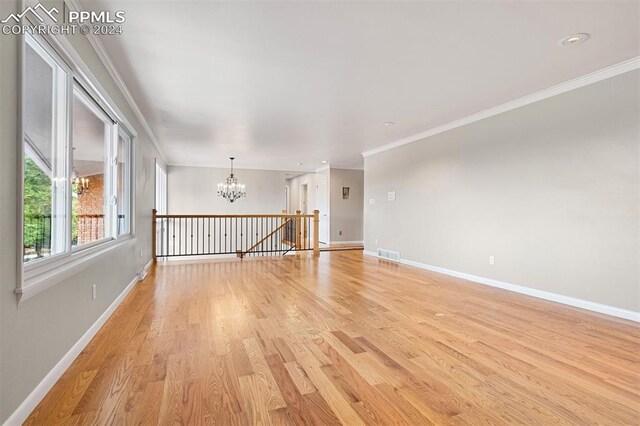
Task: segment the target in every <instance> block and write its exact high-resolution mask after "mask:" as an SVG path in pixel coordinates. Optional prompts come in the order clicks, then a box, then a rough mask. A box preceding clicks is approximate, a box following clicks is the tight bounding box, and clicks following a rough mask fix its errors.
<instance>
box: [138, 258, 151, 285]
mask: <svg viewBox="0 0 640 426" xmlns="http://www.w3.org/2000/svg"><path fill="white" fill-rule="evenodd" d="M152 264H153V259H150V260H149V262H147V264H146V265H144V268H142V270H141V271H140V272H138V281H142V280H144V279H145V278H147V274H148V273H149V268H151V265H152Z"/></svg>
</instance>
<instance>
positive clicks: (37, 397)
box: [4, 275, 138, 426]
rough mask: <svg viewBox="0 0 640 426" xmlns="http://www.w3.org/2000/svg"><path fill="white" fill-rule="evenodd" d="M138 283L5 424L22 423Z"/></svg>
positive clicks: (131, 287)
mask: <svg viewBox="0 0 640 426" xmlns="http://www.w3.org/2000/svg"><path fill="white" fill-rule="evenodd" d="M137 283H138V276H137V275H136V276H135V277H134V278H133V279H132V280H131V282H130V283H129V284H128V285H127V287H125V289H124V290H123V291H122V293H120V295H119V296H118V297H117V298H116V299H115V300H114V301H113V302H112V303H111V305H109V307H108V308H107V310H106V311H104V312H103V313H102V315H100V317H99V318H98V319H97V320H96V322H94V323H93V325H92V326H91V327H89V329H88V330H87V331H86V332H85V333H84V334H83V335H82V337H80V339H79V340H78V341H77V342H76V343H75V344H74V345H73V346H72V347H71V349H69V351H68V352H67V353H66V354H65V355H64V356H63V357H62V359H61V360H60V361H58V363H57V364H56V365H55V366H54V367H53V368H52V369H51V371H49V373H47V375H46V376H45V377H44V379H42V381H40V383H39V384H38V385H37V386H36V387H35V389H34V390H33V391H31V393H30V394H29V396H27V398H26V399H25V400H24V401H22V404H20V406H18V408H16V411H14V412H13V414H12V415H11V416H9V418H8V419H7V420H6V421H5V422H4V424H5V425H7V426H8V425H16V424H22V423H23V422H24V421H25V420H26V419H27V417H29V414H31V412H32V411H33V410H34V409H35V408H36V406H37V405H38V404H39V403H40V401H42V399H43V398H44V397H45V396H46V395H47V393H48V392H49V390H50V389H51V388H52V387H53V385H55V384H56V382H57V381H58V379H60V377H61V376H62V375H63V374H64V372H65V371H67V369H68V368H69V367H70V366H71V364H72V363H73V361H74V360H75V359H76V358H77V357H78V355H80V353H81V352H82V350H83V349H84V348H85V347H86V346H87V344H89V342H90V341H91V339H92V338H93V337H94V336H95V335H96V334H97V333H98V331H99V330H100V328H101V327H102V326H103V325H104V323H105V322H107V320H108V319H109V317H110V316H111V314H113V312H114V311H115V310H116V308H117V307H118V306H119V305H120V303H122V301H123V300H124V298H125V297H126V296H127V295H128V294H129V292H130V291H131V290H132V289H133V287H134V286H135V285H136V284H137Z"/></svg>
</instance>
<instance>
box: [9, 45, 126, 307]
mask: <svg viewBox="0 0 640 426" xmlns="http://www.w3.org/2000/svg"><path fill="white" fill-rule="evenodd" d="M27 43H30V45H31V44H32V43H35V45H37V46H38V49H42V51H44V52H46V53H47V55H49V57H51V58H53V60H54V61H55V64H56V65H57V66H60V67H61V68H62V69H63V70H64V72H65V74H66V77H65V78H66V82H67V83H66V84H67V86H66V94H67V96H66V97H65V98H66V99H64V102H62V101H61V103H64V105H58V106H57V107H58V109H56V111H60V108H63V109H62V110H63V111H64V115H66V117H65V123H64V125H63V126H61V127H62V128H63V129H64V132H65V134H64V137H65V138H66V149H67V150H68V151H67V152H68V154H67V158H66V162H67V167H66V181H65V183H64V184H65V185H66V187H67V191H68V200H67V201H68V202H67V218H66V219H67V224H68V225H67V226H68V229H67V230H65V232H66V234H67V235H66V241H65V244H67V247H68V250H67V251H65V252H63V253H58V254H55V255H52V256H49V257H45V258H41V259H36V260H33V261H31V262H28V263H24V254H23V238H24V232H23V231H22V229H23V226H24V218H23V214H24V213H23V210H24V208H23V205H24V199H23V197H24V188H23V181H24V180H23V179H21V180H20V181H21V182H20V187H19V188H18V190H19V196H20V200H19V203H18V206H17V207H18V223H17V224H18V227H19V228H18V229H20V230H21V231H20V232H18V233H17V234H18V248H19V250H18V256H17V261H18V264H19V271H21V277H20V278H21V279H18V280H17V285H16V290H15V293H16V294H17V295H18V303H22V302H24V301H25V300H27V299H29V298H30V297H33V296H34V295H36V294H38V293H40V292H42V291H44V290H46V289H47V288H49V287H51V286H53V285H55V284H57V283H59V282H61V281H63V280H64V279H66V278H68V277H70V276H72V275H74V274H76V273H78V272H79V271H80V270H82V269H84V268H86V267H87V266H88V265H90V264H91V263H93V262H94V261H95V260H99V259H100V258H102V257H104V256H105V255H107V253H110V252H112V251H113V250H117V249H119V248H120V247H124V246H129V245H132V244H134V243H135V241H136V235H135V226H136V224H135V214H134V212H135V187H136V184H135V153H136V138H137V133H136V132H135V130H134V127H133V126H132V125H131V124H130V123H129V121H128V120H127V119H126V116H125V115H124V114H123V113H122V112H121V111H120V110H119V109H118V107H117V104H116V103H115V102H114V101H113V100H112V99H111V98H110V97H109V96H108V95H106V91H105V90H104V89H103V88H102V86H101V85H100V83H99V81H98V79H97V78H96V77H95V76H94V75H93V74H92V73H91V71H90V69H89V67H88V66H87V65H86V64H85V63H84V62H83V61H82V58H81V57H80V56H79V55H78V54H77V52H75V50H74V49H73V47H72V46H71V45H70V44H68V43H66V42H64V38H58V37H55V36H41V35H25V36H22V37H21V49H20V64H21V85H20V92H19V93H20V123H21V124H20V132H19V149H18V161H19V164H18V170H19V173H20V174H23V173H24V170H23V162H24V153H25V151H26V149H27V148H25V145H26V144H25V138H24V135H25V133H24V124H22V120H23V118H24V85H23V82H24V81H25V79H24V72H25V55H26V45H27ZM76 83H77V84H78V85H79V86H80V87H82V89H83V90H84V91H85V92H86V95H88V96H89V97H91V98H92V99H93V101H94V102H95V103H96V104H97V105H98V106H99V108H100V110H101V113H102V114H105V115H106V116H107V117H110V119H111V121H112V122H113V123H114V125H113V126H111V129H112V135H111V137H110V141H111V143H108V144H107V147H106V148H108V149H109V152H108V156H107V157H105V158H106V159H109V161H110V167H107V168H106V169H105V181H106V180H107V176H106V172H107V170H109V173H110V174H109V176H108V179H109V186H110V188H109V191H110V193H111V194H114V192H113V188H115V187H114V186H112V185H113V182H115V180H114V179H117V177H114V176H113V175H114V173H115V172H114V170H116V166H114V165H113V164H114V163H113V162H114V160H115V157H114V155H113V154H114V152H113V151H112V150H113V149H114V148H113V147H114V146H115V147H116V148H115V149H117V141H118V138H117V132H118V131H120V132H123V133H124V134H126V135H127V136H128V138H129V140H130V142H129V151H130V161H129V166H128V172H129V178H130V180H129V194H128V196H129V209H130V214H129V232H128V233H127V234H123V235H119V236H118V235H115V236H114V237H113V238H111V237H109V238H104V239H101V240H99V241H94V242H91V243H88V244H83V245H81V246H77V247H74V248H71V220H72V219H71V174H72V168H71V165H72V147H73V143H72V127H71V125H72V121H71V120H72V111H71V108H72V103H73V96H74V87H75V84H76ZM54 109H55V108H54ZM54 115H55V111H54ZM56 119H61V118H60V117H59V116H56ZM58 130H60V129H58ZM60 131H61V130H60ZM114 141H115V142H114ZM105 185H106V184H105ZM111 201H112V202H111V203H107V204H108V205H106V206H105V213H106V208H107V207H108V208H110V209H112V210H113V212H115V214H114V213H110V216H109V217H110V218H114V216H115V220H117V206H116V205H115V202H116V200H111ZM106 222H107V221H105V236H106V235H112V234H113V233H117V226H116V227H114V225H115V224H113V223H110V224H109V225H108V227H109V234H107V230H106V228H107V223H106Z"/></svg>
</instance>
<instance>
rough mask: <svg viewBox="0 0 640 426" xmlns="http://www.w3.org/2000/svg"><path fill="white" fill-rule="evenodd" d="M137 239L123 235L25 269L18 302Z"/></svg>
mask: <svg viewBox="0 0 640 426" xmlns="http://www.w3.org/2000/svg"><path fill="white" fill-rule="evenodd" d="M135 241H136V238H135V237H134V236H131V235H130V236H126V237H121V238H120V239H118V240H112V241H109V242H105V243H102V244H99V245H97V246H95V247H90V248H87V249H86V250H81V251H78V252H75V253H72V254H71V255H70V256H66V257H64V258H61V259H59V260H56V261H53V262H48V263H46V264H44V265H42V266H38V267H36V268H31V269H29V270H27V271H24V272H23V282H22V286H21V287H20V288H17V289H16V290H15V292H16V294H17V295H18V304H20V303H22V302H24V301H25V300H27V299H30V298H31V297H33V296H35V295H36V294H38V293H41V292H43V291H45V290H46V289H48V288H50V287H52V286H54V285H56V284H58V283H59V282H61V281H63V280H65V279H67V278H69V277H71V276H72V275H75V274H77V273H78V272H80V271H81V270H82V269H84V268H86V267H87V266H89V265H90V264H92V263H94V262H95V261H96V260H98V259H100V258H102V257H103V256H104V255H106V254H108V253H112V252H114V251H116V250H118V249H120V248H122V247H125V246H128V245H131V244H134V243H135Z"/></svg>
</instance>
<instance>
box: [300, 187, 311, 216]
mask: <svg viewBox="0 0 640 426" xmlns="http://www.w3.org/2000/svg"><path fill="white" fill-rule="evenodd" d="M308 189H309V187H308V185H307V184H306V183H305V184H303V185H302V186H301V187H300V211H302V214H307V205H308V203H307V194H308V193H309V190H308Z"/></svg>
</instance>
